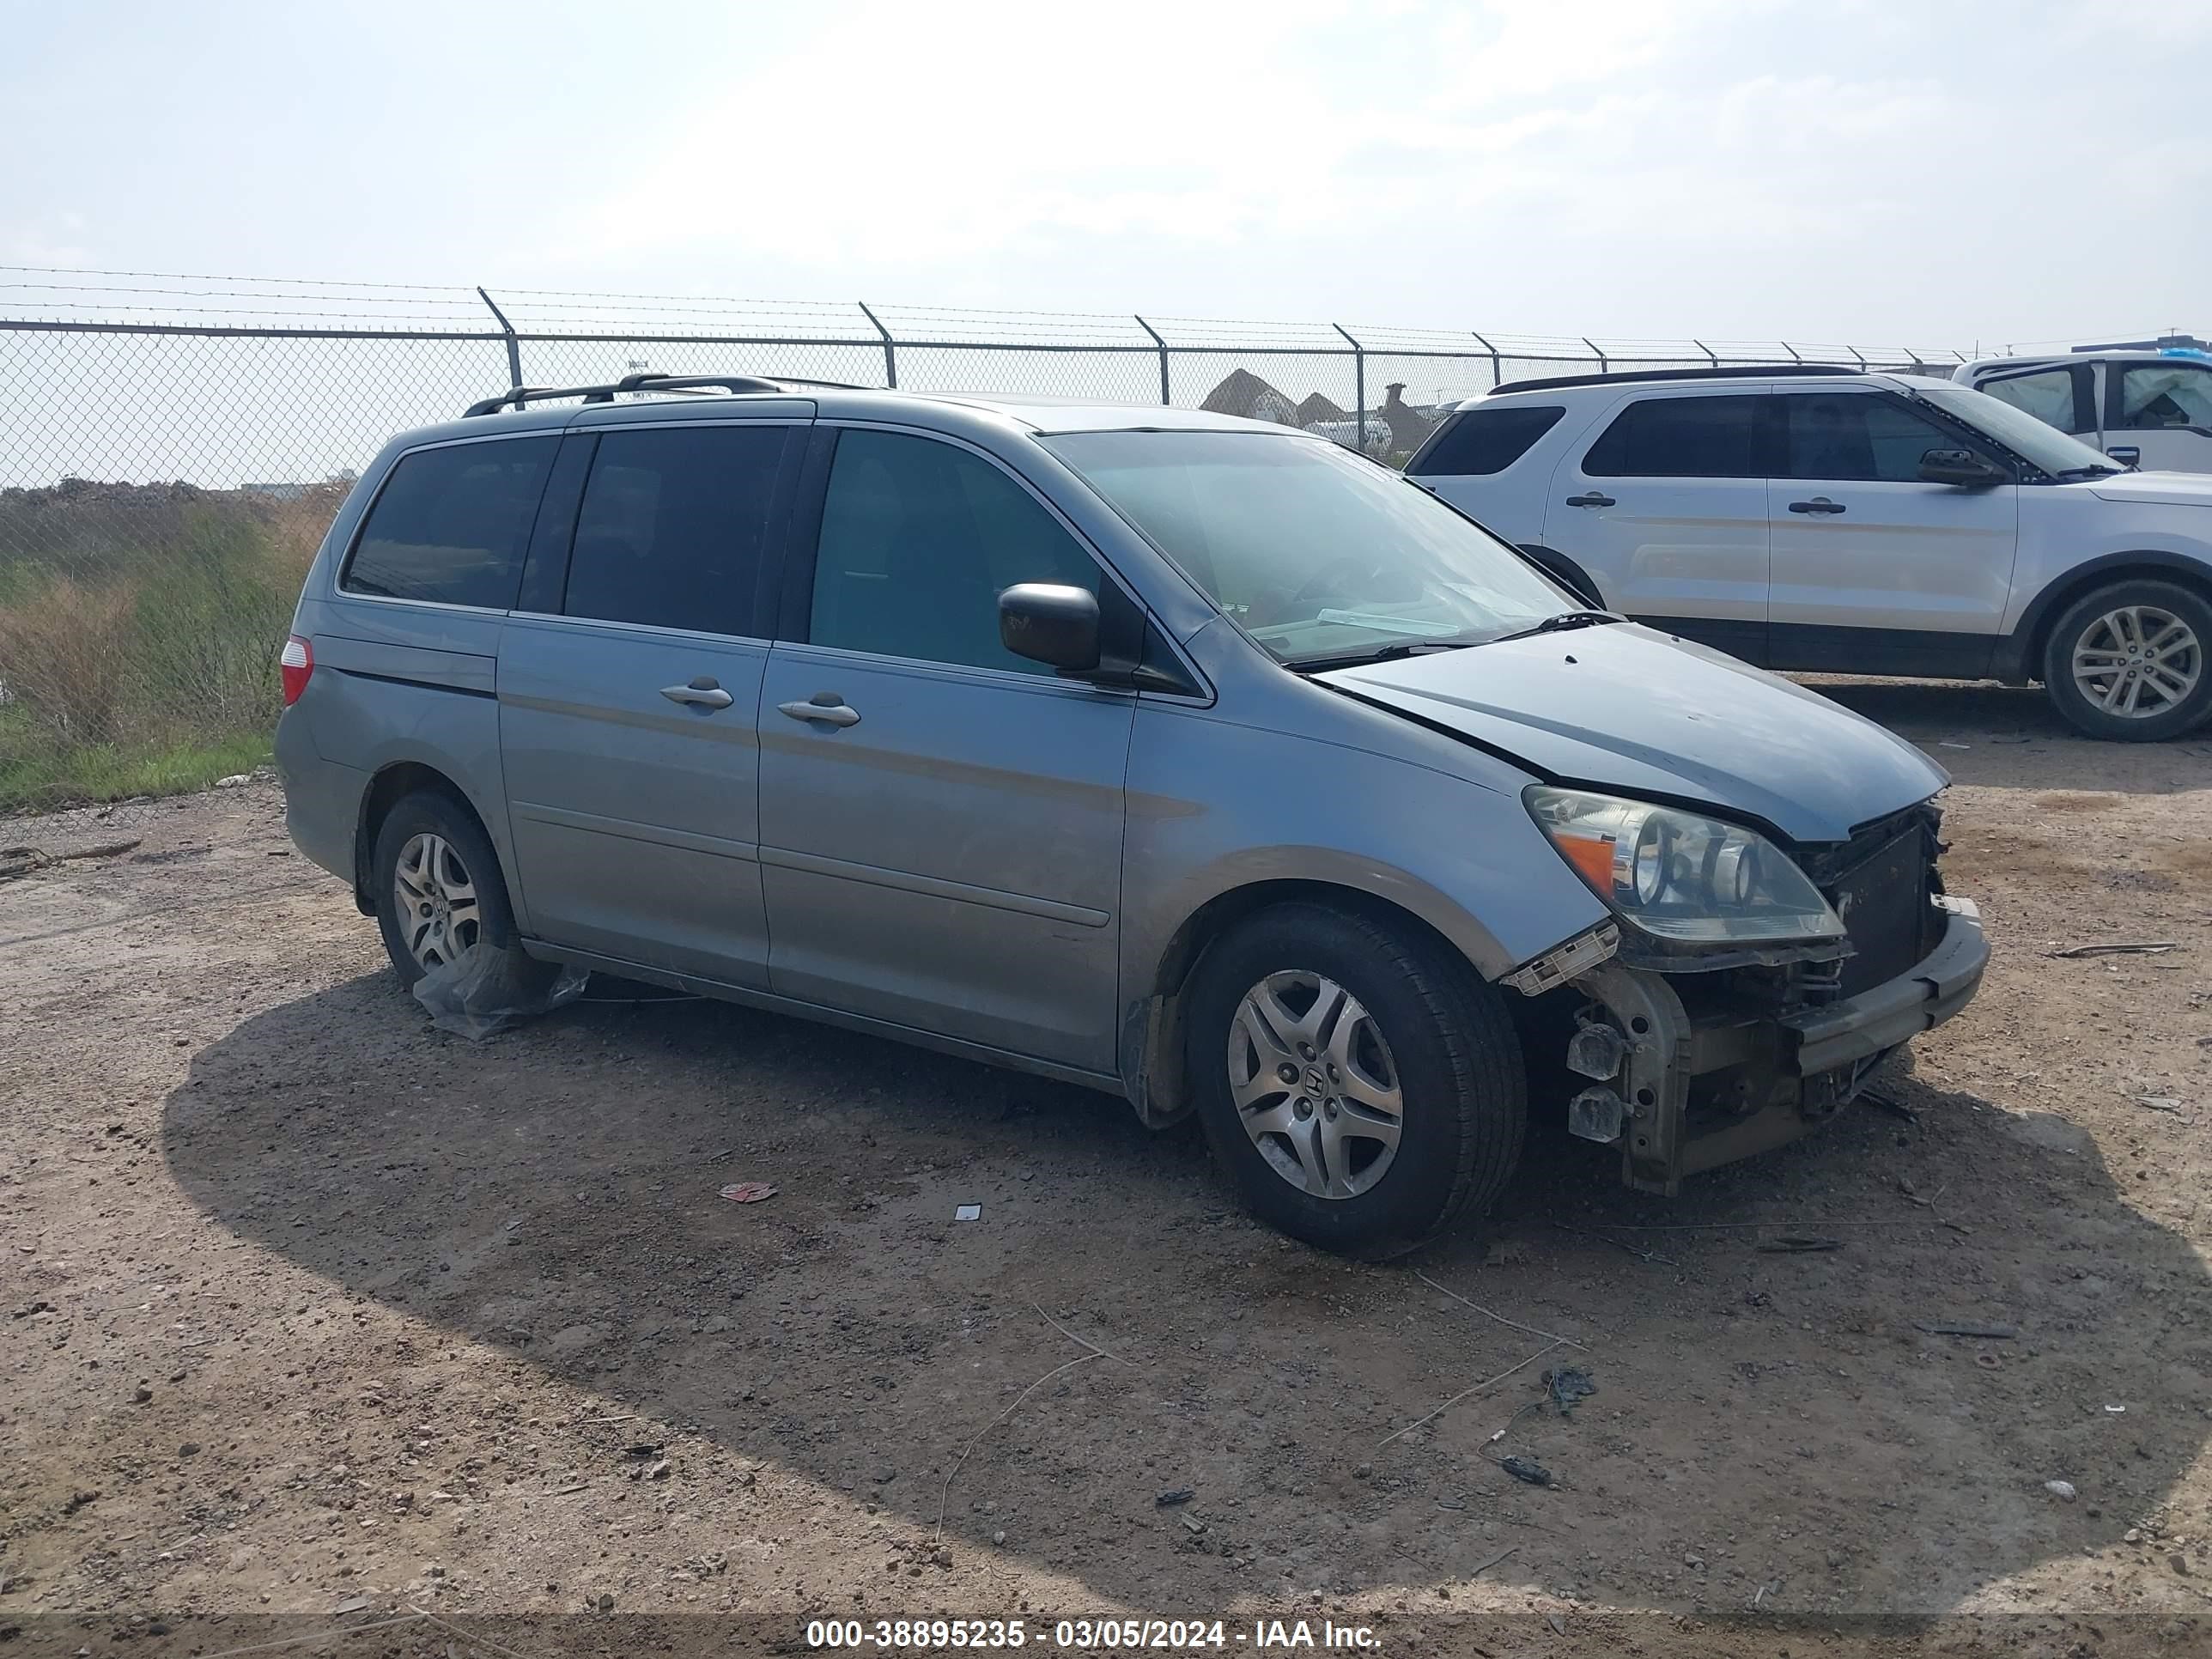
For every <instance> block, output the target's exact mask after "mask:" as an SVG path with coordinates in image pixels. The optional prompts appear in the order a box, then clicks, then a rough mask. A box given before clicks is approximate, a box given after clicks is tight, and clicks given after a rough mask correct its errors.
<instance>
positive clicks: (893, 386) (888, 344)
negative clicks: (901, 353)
mask: <svg viewBox="0 0 2212 1659" xmlns="http://www.w3.org/2000/svg"><path fill="white" fill-rule="evenodd" d="M853 303H854V305H856V306H858V307H860V314H861V315H862V316H863V317H866V319H868V320H869V321H870V322H872V323H874V324H875V325H876V332H877V333H878V334H880V335H882V336H883V337H884V386H887V387H889V388H890V390H891V391H893V392H896V391H897V390H898V347H897V345H896V343H895V342H893V340H892V339H891V331H890V330H889V329H887V328H885V327H884V325H883V324H882V322H881V321H879V320H878V319H877V316H876V313H874V312H872V311H871V310H869V309H868V302H867V301H866V300H855V301H853Z"/></svg>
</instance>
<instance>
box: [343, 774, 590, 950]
mask: <svg viewBox="0 0 2212 1659" xmlns="http://www.w3.org/2000/svg"><path fill="white" fill-rule="evenodd" d="M369 866H370V867H369V881H370V884H371V885H370V896H371V898H372V900H373V901H374V904H375V906H376V921H377V927H378V930H379V931H380V933H382V934H383V935H384V948H385V951H386V954H387V955H389V956H390V957H391V958H392V967H393V969H395V970H396V971H397V972H398V975H399V982H400V983H401V984H402V985H404V986H407V987H410V988H411V987H413V986H414V984H415V982H416V981H417V980H419V979H421V978H422V976H423V975H425V974H427V973H429V972H430V971H432V970H433V969H437V968H442V967H445V966H447V964H449V963H455V962H460V961H465V960H467V959H469V958H470V957H472V956H473V955H474V954H475V953H476V952H478V951H495V952H508V953H512V955H513V957H515V958H516V959H517V963H518V965H520V963H525V962H528V960H529V959H528V958H527V957H526V955H525V953H524V951H522V948H521V946H520V945H517V944H516V943H515V935H514V915H513V911H512V910H510V909H509V908H507V884H506V883H505V881H504V880H502V879H501V876H500V870H499V858H498V855H497V854H495V853H494V852H493V851H492V846H491V840H490V838H489V836H486V835H485V834H484V832H483V828H482V826H480V825H479V824H478V823H477V821H476V818H475V817H474V816H473V815H472V814H471V813H470V812H469V811H467V809H465V807H463V806H462V805H460V804H459V802H458V801H455V800H454V799H453V798H452V797H451V796H448V795H445V794H441V793H436V792H435V791H430V790H422V791H418V792H417V793H414V794H411V795H409V796H407V797H405V798H404V799H402V800H400V801H399V802H398V803H397V804H396V805H394V806H393V807H392V810H391V811H389V812H387V813H386V814H385V817H384V822H383V823H382V824H381V825H380V826H379V828H378V829H377V835H376V845H375V848H374V851H373V852H372V853H371V854H370V860H369ZM529 967H530V969H532V970H536V969H543V970H544V973H545V974H546V975H548V976H549V977H550V975H552V974H553V973H555V972H556V971H557V970H556V969H554V968H552V967H551V966H550V964H544V963H529Z"/></svg>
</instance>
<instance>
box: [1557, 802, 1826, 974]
mask: <svg viewBox="0 0 2212 1659" xmlns="http://www.w3.org/2000/svg"><path fill="white" fill-rule="evenodd" d="M1525 799H1527V801H1528V810H1529V811H1530V812H1532V813H1534V815H1535V818H1536V823H1537V824H1538V825H1539V826H1540V827H1541V829H1543V831H1544V833H1545V834H1546V835H1547V836H1550V837H1551V838H1552V845H1553V846H1554V847H1556V848H1559V854H1560V856H1561V857H1563V858H1565V860H1566V861H1567V862H1568V863H1569V864H1571V865H1572V866H1574V868H1575V872H1576V873H1577V875H1579V876H1581V877H1582V878H1583V880H1584V881H1586V882H1588V883H1589V884H1590V886H1591V887H1592V888H1593V889H1594V890H1595V891H1596V893H1597V896H1599V897H1600V898H1601V899H1603V900H1604V901H1605V902H1607V904H1609V905H1611V906H1612V907H1613V909H1614V910H1616V911H1618V912H1619V913H1620V916H1621V917H1622V919H1623V920H1625V921H1631V922H1633V923H1635V925H1636V926H1637V927H1641V928H1642V929H1643V930H1644V932H1645V933H1653V934H1656V935H1657V936H1658V937H1659V938H1661V939H1680V940H1681V941H1683V942H1684V943H1686V944H1718V943H1722V942H1726V941H1735V942H1747V941H1753V940H1762V939H1841V938H1842V937H1843V935H1844V924H1843V923H1842V922H1841V921H1838V919H1837V916H1836V913H1835V912H1834V911H1833V910H1832V909H1830V908H1828V902H1827V901H1826V899H1824V898H1822V897H1821V896H1820V890H1819V889H1817V888H1815V887H1814V885H1813V884H1812V883H1811V882H1810V881H1808V879H1806V877H1805V872H1803V871H1802V870H1800V869H1799V868H1798V867H1797V866H1796V865H1795V864H1793V863H1791V862H1790V860H1789V859H1787V858H1785V857H1784V855H1783V854H1781V853H1780V852H1779V851H1778V850H1777V848H1775V847H1774V845H1773V844H1772V843H1771V842H1769V841H1767V840H1766V838H1765V836H1760V835H1758V834H1755V833H1754V832H1753V831H1752V830H1749V829H1743V828H1741V826H1739V825H1736V824H1733V823H1722V822H1721V821H1720V820H1719V819H1717V818H1706V817H1699V816H1698V815H1697V814H1696V813H1694V812H1684V811H1678V810H1677V809H1675V808H1674V807H1671V806H1654V805H1650V803H1649V802H1646V801H1640V800H1622V799H1620V798H1619V797H1617V796H1613V795H1592V794H1587V793H1583V791H1581V790H1578V789H1548V788H1544V787H1541V786H1540V787H1534V788H1531V789H1529V790H1528V792H1527V794H1526V796H1525Z"/></svg>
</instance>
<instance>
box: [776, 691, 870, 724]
mask: <svg viewBox="0 0 2212 1659" xmlns="http://www.w3.org/2000/svg"><path fill="white" fill-rule="evenodd" d="M776 707H777V708H780V709H781V710H782V711H783V712H784V713H785V714H788V715H790V716H791V718H792V719H793V720H819V721H820V722H821V723H822V724H823V725H824V726H858V725H859V724H860V710H859V709H857V708H854V707H853V706H852V705H851V704H850V703H848V702H846V701H845V700H844V698H842V697H841V696H838V695H837V694H836V692H835V691H817V692H816V693H815V694H814V696H813V697H812V698H811V699H810V700H809V701H807V702H780V703H778V704H776Z"/></svg>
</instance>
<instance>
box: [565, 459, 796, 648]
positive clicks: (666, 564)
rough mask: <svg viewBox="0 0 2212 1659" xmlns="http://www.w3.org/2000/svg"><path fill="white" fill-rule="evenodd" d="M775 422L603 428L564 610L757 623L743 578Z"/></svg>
mask: <svg viewBox="0 0 2212 1659" xmlns="http://www.w3.org/2000/svg"><path fill="white" fill-rule="evenodd" d="M785 431H786V428H782V427H780V426H756V425H754V424H753V423H752V422H737V421H725V422H719V423H717V424H716V425H714V426H690V427H663V428H656V429H653V430H647V431H629V432H608V433H605V434H603V435H601V436H600V439H599V450H598V453H595V454H594V455H593V456H592V471H591V474H590V476H589V477H587V478H586V480H585V483H584V501H583V505H582V507H580V509H579V510H578V512H577V514H576V537H575V542H574V546H573V548H572V550H571V551H570V553H569V556H568V594H567V597H566V598H565V599H564V600H563V601H562V607H561V608H562V611H563V613H565V614H566V615H568V616H571V617H594V618H596V619H597V620H599V621H601V622H623V623H644V624H646V625H647V626H648V627H653V628H683V629H691V630H694V631H696V632H698V633H704V634H732V635H744V636H754V635H759V634H760V633H761V632H762V630H761V629H759V628H758V627H757V625H756V624H755V623H754V619H753V608H754V603H753V602H754V589H755V586H756V584H757V581H758V580H759V576H760V564H761V551H762V549H763V546H764V544H766V541H767V538H768V513H769V497H770V496H771V495H774V493H775V479H776V471H777V469H778V467H779V465H781V461H782V459H783V446H784V434H785Z"/></svg>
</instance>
